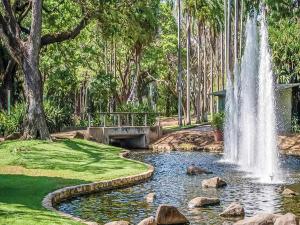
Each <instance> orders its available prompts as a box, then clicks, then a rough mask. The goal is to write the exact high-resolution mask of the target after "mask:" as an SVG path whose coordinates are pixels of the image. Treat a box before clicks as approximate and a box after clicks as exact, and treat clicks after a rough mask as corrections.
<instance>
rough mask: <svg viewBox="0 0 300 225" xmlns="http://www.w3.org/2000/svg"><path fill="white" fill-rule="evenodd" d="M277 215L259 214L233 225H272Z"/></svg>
mask: <svg viewBox="0 0 300 225" xmlns="http://www.w3.org/2000/svg"><path fill="white" fill-rule="evenodd" d="M278 217H279V215H276V214H271V213H259V214H257V215H255V216H253V217H250V218H246V219H243V220H240V221H238V222H236V223H234V225H274V222H275V220H276V219H277V218H278Z"/></svg>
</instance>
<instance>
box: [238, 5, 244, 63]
mask: <svg viewBox="0 0 300 225" xmlns="http://www.w3.org/2000/svg"><path fill="white" fill-rule="evenodd" d="M243 26H244V0H241V16H240V51H239V52H240V56H239V58H240V59H241V58H242V51H243V39H244V38H243V37H244V34H243V32H244V31H243Z"/></svg>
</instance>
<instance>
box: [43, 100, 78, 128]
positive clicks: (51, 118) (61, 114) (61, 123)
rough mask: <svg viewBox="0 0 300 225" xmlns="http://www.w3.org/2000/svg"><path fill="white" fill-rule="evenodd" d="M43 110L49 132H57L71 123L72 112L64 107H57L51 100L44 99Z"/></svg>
mask: <svg viewBox="0 0 300 225" xmlns="http://www.w3.org/2000/svg"><path fill="white" fill-rule="evenodd" d="M44 110H45V114H46V120H47V124H48V127H49V131H50V132H58V131H61V128H63V127H67V126H72V125H73V119H72V118H71V115H72V114H71V113H70V112H69V111H68V110H67V109H66V108H65V107H58V106H56V105H55V103H53V102H51V101H45V102H44Z"/></svg>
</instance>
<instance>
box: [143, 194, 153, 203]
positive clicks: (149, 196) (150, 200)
mask: <svg viewBox="0 0 300 225" xmlns="http://www.w3.org/2000/svg"><path fill="white" fill-rule="evenodd" d="M155 198H156V194H155V193H149V194H147V195H146V196H145V199H146V202H148V203H152V202H153V201H154V199H155Z"/></svg>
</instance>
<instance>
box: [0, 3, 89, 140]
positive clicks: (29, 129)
mask: <svg viewBox="0 0 300 225" xmlns="http://www.w3.org/2000/svg"><path fill="white" fill-rule="evenodd" d="M1 3H2V9H1V10H0V37H1V39H2V41H3V43H4V45H5V47H6V49H8V51H9V54H10V55H11V57H12V58H13V59H14V60H15V62H16V63H17V64H18V65H19V67H20V68H21V70H22V72H23V74H24V93H25V97H26V102H27V114H26V118H25V121H24V134H23V137H24V138H25V139H31V138H41V139H50V135H49V130H48V127H47V124H46V118H45V113H44V108H43V80H42V75H41V72H40V69H39V60H40V50H41V47H42V46H45V45H48V44H51V43H55V42H62V41H65V40H68V39H72V38H75V37H76V36H77V35H78V34H79V33H80V31H81V30H82V29H83V28H84V27H85V26H86V24H87V22H88V18H89V17H88V15H87V14H85V15H83V18H82V20H81V21H80V23H79V24H78V25H77V26H76V27H75V28H73V29H72V30H70V31H64V32H61V33H52V34H45V35H43V36H42V10H43V1H42V0H32V1H25V3H24V2H22V1H14V4H13V5H12V4H11V2H10V1H9V0H2V1H1ZM30 11H31V21H30V28H29V29H28V28H24V27H23V26H22V24H21V21H22V19H23V18H25V17H26V16H27V15H28V14H29V12H30ZM24 36H26V37H25V38H24Z"/></svg>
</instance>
